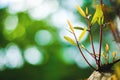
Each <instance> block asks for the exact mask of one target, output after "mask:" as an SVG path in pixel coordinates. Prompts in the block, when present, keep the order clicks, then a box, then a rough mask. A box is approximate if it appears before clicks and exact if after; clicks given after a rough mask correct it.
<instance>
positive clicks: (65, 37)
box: [64, 36, 76, 45]
mask: <svg viewBox="0 0 120 80" xmlns="http://www.w3.org/2000/svg"><path fill="white" fill-rule="evenodd" d="M64 39H65V40H66V41H68V42H69V43H71V44H73V45H76V43H75V42H74V40H73V39H71V38H70V37H68V36H64Z"/></svg>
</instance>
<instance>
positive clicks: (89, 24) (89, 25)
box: [87, 18, 99, 66]
mask: <svg viewBox="0 0 120 80" xmlns="http://www.w3.org/2000/svg"><path fill="white" fill-rule="evenodd" d="M87 21H88V27H89V33H90V42H91V44H92V50H93V55H94V59H95V62H96V64H97V66H98V65H99V64H98V60H97V57H96V54H95V48H94V44H93V37H92V32H91V23H90V21H89V19H88V18H87Z"/></svg>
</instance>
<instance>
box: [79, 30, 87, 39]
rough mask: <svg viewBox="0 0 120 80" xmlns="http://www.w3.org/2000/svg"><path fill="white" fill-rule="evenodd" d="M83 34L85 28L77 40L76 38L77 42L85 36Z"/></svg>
mask: <svg viewBox="0 0 120 80" xmlns="http://www.w3.org/2000/svg"><path fill="white" fill-rule="evenodd" d="M85 33H86V28H84V30H83V31H82V33H81V34H80V36H79V38H78V41H80V40H81V39H82V38H83V36H84V35H85Z"/></svg>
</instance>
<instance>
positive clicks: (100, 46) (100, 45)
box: [98, 25, 103, 67]
mask: <svg viewBox="0 0 120 80" xmlns="http://www.w3.org/2000/svg"><path fill="white" fill-rule="evenodd" d="M102 27H103V26H102V25H100V42H99V43H100V44H99V59H98V63H99V65H98V67H100V66H101V65H100V58H101V48H102Z"/></svg>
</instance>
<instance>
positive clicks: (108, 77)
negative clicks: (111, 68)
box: [88, 71, 118, 80]
mask: <svg viewBox="0 0 120 80" xmlns="http://www.w3.org/2000/svg"><path fill="white" fill-rule="evenodd" d="M112 75H113V73H111V72H99V71H94V72H93V73H92V74H91V76H90V77H89V78H88V80H118V79H117V78H113V77H112Z"/></svg>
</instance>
